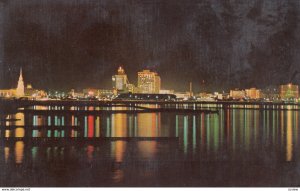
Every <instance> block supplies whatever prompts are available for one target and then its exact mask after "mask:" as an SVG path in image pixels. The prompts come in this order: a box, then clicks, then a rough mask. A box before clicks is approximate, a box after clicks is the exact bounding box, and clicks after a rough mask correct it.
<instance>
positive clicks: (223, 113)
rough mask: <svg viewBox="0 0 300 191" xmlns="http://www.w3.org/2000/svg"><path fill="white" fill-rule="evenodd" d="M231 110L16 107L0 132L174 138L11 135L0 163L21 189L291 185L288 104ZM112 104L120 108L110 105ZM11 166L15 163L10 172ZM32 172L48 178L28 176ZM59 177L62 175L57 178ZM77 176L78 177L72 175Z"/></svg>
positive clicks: (293, 137) (0, 177)
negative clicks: (100, 111)
mask: <svg viewBox="0 0 300 191" xmlns="http://www.w3.org/2000/svg"><path fill="white" fill-rule="evenodd" d="M183 107H187V106H183ZM239 107H240V106H237V107H236V108H235V109H224V110H223V109H222V110H220V111H219V113H218V114H204V113H201V114H182V115H179V114H176V113H132V114H125V113H114V114H106V115H97V114H95V115H91V114H87V115H84V114H81V115H74V114H68V113H66V114H64V113H59V112H58V113H55V112H54V113H51V114H49V113H46V114H41V113H39V114H34V113H30V114H28V113H22V112H20V113H17V114H15V115H8V116H6V118H17V119H20V120H17V121H14V122H13V121H12V122H9V123H8V122H6V125H7V126H10V127H11V128H6V129H5V130H1V133H2V132H3V133H2V136H3V137H6V138H9V137H10V138H12V137H18V138H22V137H25V138H29V137H49V138H50V137H52V138H64V137H77V138H80V137H85V138H95V137H98V138H101V137H102V138H103V137H119V138H124V137H151V138H155V137H178V139H176V140H166V141H158V140H155V139H153V140H137V141H126V140H112V141H109V140H108V141H102V142H101V140H99V143H97V144H92V143H89V144H82V143H81V144H79V143H77V142H76V141H74V142H70V143H68V144H61V145H59V144H58V145H56V143H55V142H43V143H42V144H37V143H34V142H30V143H29V142H26V141H25V140H24V141H22V140H17V141H15V142H7V143H5V144H3V145H1V148H0V154H2V155H3V159H4V160H2V161H1V160H0V166H2V167H6V169H7V170H9V171H10V172H11V173H12V174H14V173H17V174H19V175H18V176H16V177H17V179H18V178H19V179H20V181H21V182H22V183H24V185H23V186H25V185H26V184H27V185H30V186H32V185H44V186H49V185H53V184H54V185H66V184H68V185H73V186H76V185H81V186H101V185H103V186H104V185H111V186H118V185H123V186H126V185H129V186H130V185H133V186H134V185H139V186H143V185H145V186H151V185H157V186H160V185H161V186H163V185H170V186H180V185H191V186H192V185H194V186H197V185H198V186H199V185H200V186H213V185H216V186H230V185H232V186H244V185H252V186H266V185H267V186H269V185H271V186H272V185H273V186H292V185H299V183H300V181H299V179H298V178H299V177H300V176H299V175H300V172H299V170H297V169H298V168H299V166H300V143H299V140H298V137H299V130H298V128H299V120H298V117H299V112H298V111H297V110H291V109H289V108H288V107H287V110H258V109H257V110H255V109H242V108H239ZM46 108H47V109H48V110H49V109H50V110H51V108H49V107H46ZM54 109H55V110H59V109H63V108H54ZM73 109H74V108H73ZM76 109H80V108H76ZM85 109H86V110H91V111H93V110H98V109H99V108H93V107H86V108H85ZM116 109H118V110H124V109H126V108H124V107H118V108H114V109H112V110H116ZM16 165H17V166H21V167H22V168H18V169H16ZM32 166H34V170H33V169H31V168H32ZM48 166H49V167H48ZM26 168H28V169H26ZM20 169H23V170H24V169H25V171H26V172H29V174H30V176H33V177H35V178H33V179H29V178H28V177H29V176H28V173H27V174H26V173H24V172H25V171H21V170H20ZM7 170H6V171H7ZM3 173H4V172H3V171H2V172H0V182H2V183H4V182H6V183H7V184H6V185H8V186H10V185H9V183H12V181H11V180H9V179H8V178H7V177H6V176H5V174H3ZM41 174H42V175H41ZM40 175H41V176H45V177H46V176H47V177H49V178H48V179H47V178H45V179H43V180H42V181H36V179H37V178H38V176H40ZM27 176H28V177H27ZM62 176H64V177H65V179H64V178H62V179H60V178H59V177H62ZM78 177H83V178H82V179H80V180H79V178H78ZM216 177H217V178H216ZM266 177H268V178H266ZM286 177H289V178H286ZM67 182H69V183H67ZM0 186H3V185H0Z"/></svg>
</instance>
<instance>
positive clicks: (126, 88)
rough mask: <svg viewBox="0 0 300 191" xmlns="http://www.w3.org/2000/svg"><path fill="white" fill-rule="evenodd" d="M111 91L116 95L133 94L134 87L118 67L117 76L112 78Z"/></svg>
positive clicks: (123, 71)
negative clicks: (114, 91)
mask: <svg viewBox="0 0 300 191" xmlns="http://www.w3.org/2000/svg"><path fill="white" fill-rule="evenodd" d="M112 83H113V89H114V90H116V91H117V93H127V92H132V93H133V92H134V85H133V84H130V83H129V80H128V78H127V74H126V73H125V70H124V69H123V68H122V67H121V66H120V67H119V68H118V74H116V75H114V76H112Z"/></svg>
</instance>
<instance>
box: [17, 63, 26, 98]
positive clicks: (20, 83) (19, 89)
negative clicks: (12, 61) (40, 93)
mask: <svg viewBox="0 0 300 191" xmlns="http://www.w3.org/2000/svg"><path fill="white" fill-rule="evenodd" d="M24 89H25V87H24V81H23V75H22V68H21V69H20V76H19V81H18V86H17V90H16V96H17V97H23V96H24V95H25V90H24Z"/></svg>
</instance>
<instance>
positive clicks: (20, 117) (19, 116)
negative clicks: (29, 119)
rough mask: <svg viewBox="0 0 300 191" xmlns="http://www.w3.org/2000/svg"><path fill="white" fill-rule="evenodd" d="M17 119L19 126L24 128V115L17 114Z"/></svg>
mask: <svg viewBox="0 0 300 191" xmlns="http://www.w3.org/2000/svg"><path fill="white" fill-rule="evenodd" d="M16 119H19V120H18V121H16V125H17V126H23V125H24V113H17V114H16Z"/></svg>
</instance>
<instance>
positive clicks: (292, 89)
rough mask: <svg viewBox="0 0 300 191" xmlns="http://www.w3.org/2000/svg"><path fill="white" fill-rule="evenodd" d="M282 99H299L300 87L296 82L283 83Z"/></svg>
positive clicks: (281, 87) (280, 88)
mask: <svg viewBox="0 0 300 191" xmlns="http://www.w3.org/2000/svg"><path fill="white" fill-rule="evenodd" d="M279 92H280V98H281V99H297V98H298V97H299V87H298V85H294V84H291V83H289V84H286V85H281V86H280V87H279Z"/></svg>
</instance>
